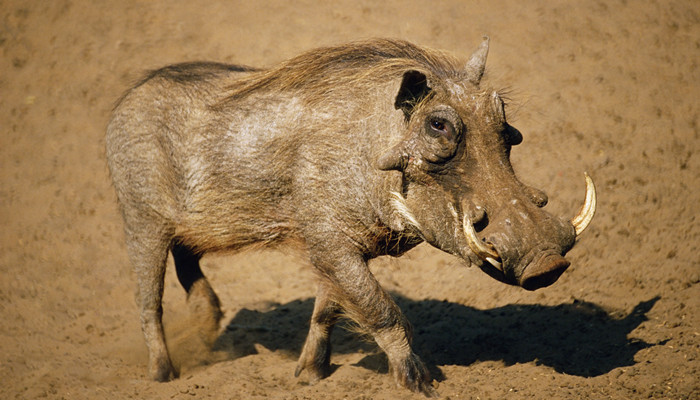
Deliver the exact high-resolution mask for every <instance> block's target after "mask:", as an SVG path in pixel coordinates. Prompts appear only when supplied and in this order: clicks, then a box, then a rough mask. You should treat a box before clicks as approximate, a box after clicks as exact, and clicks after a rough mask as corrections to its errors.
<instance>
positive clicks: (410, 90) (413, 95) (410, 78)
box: [394, 70, 430, 119]
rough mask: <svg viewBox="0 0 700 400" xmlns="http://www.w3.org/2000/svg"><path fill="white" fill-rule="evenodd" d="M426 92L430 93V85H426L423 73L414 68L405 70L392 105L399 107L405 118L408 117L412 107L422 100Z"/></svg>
mask: <svg viewBox="0 0 700 400" xmlns="http://www.w3.org/2000/svg"><path fill="white" fill-rule="evenodd" d="M428 93H430V87H429V86H428V78H427V77H426V76H425V74H423V73H422V72H419V71H414V70H411V71H406V72H405V73H404V74H403V80H402V81H401V88H400V89H399V94H398V95H396V102H395V103H394V106H395V107H396V108H397V109H401V111H403V114H404V115H405V116H406V119H409V118H410V116H411V113H413V108H414V107H415V106H416V104H418V103H419V102H420V101H421V100H423V98H425V96H427V95H428Z"/></svg>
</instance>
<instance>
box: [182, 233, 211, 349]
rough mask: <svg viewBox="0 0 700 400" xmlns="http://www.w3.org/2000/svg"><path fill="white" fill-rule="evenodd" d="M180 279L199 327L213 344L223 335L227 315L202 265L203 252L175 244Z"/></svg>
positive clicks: (205, 341)
mask: <svg viewBox="0 0 700 400" xmlns="http://www.w3.org/2000/svg"><path fill="white" fill-rule="evenodd" d="M171 251H172V253H173V259H174V261H175V270H176V272H177V278H178V280H179V281H180V284H181V285H182V287H183V288H184V289H185V291H187V305H188V306H189V309H190V317H191V318H192V319H193V320H194V323H195V324H196V326H197V327H198V329H199V332H200V337H201V338H202V340H203V341H204V343H205V344H206V345H207V346H209V347H211V346H212V345H213V344H214V342H215V341H216V338H217V336H218V334H219V321H221V317H222V316H223V314H222V312H221V305H220V303H219V298H218V297H217V296H216V293H214V290H213V289H212V287H211V285H210V284H209V281H208V280H207V278H206V277H205V276H204V274H203V273H202V269H201V268H200V266H199V259H200V258H201V257H200V255H198V254H195V253H194V252H193V251H192V250H191V249H189V248H188V247H185V246H183V245H181V244H178V243H175V244H174V245H173V247H172V250H171Z"/></svg>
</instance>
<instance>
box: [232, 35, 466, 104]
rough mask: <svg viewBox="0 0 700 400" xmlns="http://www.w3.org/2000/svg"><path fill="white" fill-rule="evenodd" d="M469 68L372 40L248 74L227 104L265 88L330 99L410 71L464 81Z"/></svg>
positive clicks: (394, 43) (404, 45)
mask: <svg viewBox="0 0 700 400" xmlns="http://www.w3.org/2000/svg"><path fill="white" fill-rule="evenodd" d="M463 67H464V65H463V64H461V63H459V62H458V61H457V60H456V59H455V58H454V57H452V56H450V55H448V54H446V53H444V52H441V51H437V50H432V49H426V48H423V47H418V46H416V45H414V44H411V43H409V42H406V41H403V40H395V39H372V40H367V41H360V42H354V43H350V44H346V45H342V46H336V47H323V48H319V49H315V50H311V51H309V52H306V53H304V54H302V55H299V56H297V57H294V58H292V59H290V60H287V61H285V62H283V63H281V64H279V65H277V66H275V67H272V68H271V69H267V70H263V71H260V72H257V73H254V74H253V75H248V76H247V77H245V78H242V79H240V80H238V81H235V82H233V83H232V84H231V85H230V86H229V87H228V89H229V91H228V92H227V97H226V98H225V99H223V101H222V105H223V104H225V103H229V102H232V101H236V100H238V99H241V98H244V97H246V96H248V95H250V94H251V93H253V92H254V91H256V90H260V89H268V90H279V91H295V90H301V91H303V92H305V93H308V94H310V95H314V94H328V92H331V91H333V89H334V87H348V86H346V85H352V86H354V85H357V84H359V85H362V82H363V81H370V82H371V81H373V80H376V79H377V78H378V77H380V76H391V75H393V74H395V75H396V76H397V77H399V76H401V74H402V73H403V72H405V71H407V70H409V69H415V70H419V71H422V72H425V73H427V74H430V75H433V76H435V77H437V78H451V79H461V78H462V74H463ZM378 74H381V75H378ZM375 82H376V81H375Z"/></svg>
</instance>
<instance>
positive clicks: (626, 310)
mask: <svg viewBox="0 0 700 400" xmlns="http://www.w3.org/2000/svg"><path fill="white" fill-rule="evenodd" d="M375 3H378V2H373V1H367V2H363V1H360V2H354V1H353V2H350V1H344V2H323V3H320V4H317V2H313V1H308V2H304V1H302V2H277V1H255V2H252V1H251V2H223V1H220V2H215V1H210V2H180V1H160V2H134V1H122V2H78V1H62V0H56V1H50V2H40V1H35V2H27V1H1V2H0V54H1V57H0V130H1V136H0V179H1V180H0V182H1V185H0V224H1V225H0V226H1V227H2V229H0V246H1V249H0V320H1V321H2V322H1V323H0V398H3V399H10V398H24V399H31V398H52V399H53V398H57V399H58V398H66V399H96V398H110V399H112V398H114V399H119V398H144V399H173V398H174V399H188V398H285V399H314V398H328V399H333V398H351V399H369V398H372V399H375V398H376V399H396V398H416V399H418V398H421V396H418V395H413V394H410V393H408V392H406V391H405V390H403V389H398V388H396V386H395V384H394V382H393V380H392V379H391V377H390V376H389V375H388V374H387V367H386V361H385V359H384V357H383V356H382V355H381V354H380V353H379V352H378V351H377V348H376V346H375V345H373V344H372V343H368V342H366V341H363V340H361V339H360V338H358V337H356V336H355V335H354V334H352V333H348V332H344V331H343V330H339V331H337V335H336V336H335V338H334V342H333V343H334V346H335V347H334V353H333V358H332V362H333V364H334V372H333V374H332V375H331V376H330V377H329V378H327V379H325V380H323V381H321V382H320V383H318V384H316V385H309V384H308V378H306V377H305V376H302V377H300V378H299V379H296V378H294V377H293V372H294V367H295V363H296V357H297V356H298V354H299V351H300V350H301V346H302V344H303V340H304V337H305V334H306V329H307V323H308V318H309V316H310V313H311V308H312V304H313V295H314V292H315V281H314V276H313V274H312V272H311V268H310V266H308V265H307V264H306V263H305V262H304V261H303V258H300V257H297V256H293V255H289V254H285V253H284V252H260V253H247V254H241V255H235V256H215V257H214V256H213V257H207V258H205V259H204V270H205V273H206V274H207V275H208V276H209V277H210V280H211V282H212V284H213V285H214V287H215V289H216V290H217V292H218V293H219V296H220V298H221V300H222V302H223V304H224V307H225V312H226V317H225V320H224V321H223V326H222V333H221V336H220V338H219V340H218V341H217V345H216V348H215V349H214V351H208V350H207V349H205V348H204V347H203V346H202V344H201V343H199V342H198V339H197V336H196V334H194V333H193V331H192V326H191V324H190V321H189V317H188V315H187V313H186V312H185V310H186V307H185V299H184V291H183V290H182V289H181V288H180V287H179V285H178V284H177V281H176V279H175V277H174V273H173V269H172V265H169V271H168V276H167V282H166V294H165V324H166V330H167V334H168V338H169V342H170V347H171V349H172V353H173V358H174V360H175V363H176V364H177V367H178V368H179V369H180V371H181V377H180V378H179V379H177V380H175V381H173V382H169V383H154V382H151V381H149V380H148V379H147V378H146V376H145V372H146V360H147V358H146V348H145V344H144V341H143V338H142V336H141V332H140V327H139V322H138V313H137V309H136V306H135V301H134V288H135V284H134V279H133V276H132V272H131V269H130V267H129V265H128V263H127V256H126V251H125V247H124V240H123V234H122V227H121V221H120V216H119V215H118V212H117V207H116V200H115V195H114V192H113V190H112V188H111V186H110V181H109V177H108V173H107V168H106V163H105V156H104V130H105V125H106V122H107V119H108V116H109V112H110V109H111V107H112V106H113V104H114V103H115V101H116V100H117V99H118V97H119V96H120V94H121V93H122V92H123V91H124V90H126V89H127V88H128V87H129V86H130V85H131V84H132V83H133V82H134V81H135V80H136V79H138V77H139V76H141V75H142V74H143V72H144V71H146V70H148V69H152V68H156V67H159V66H162V65H165V64H169V63H174V62H180V61H191V60H214V61H223V62H235V63H243V64H248V65H255V66H269V65H273V64H275V63H276V62H279V61H281V60H283V59H285V58H288V57H290V56H293V55H295V54H297V53H299V52H301V51H304V50H307V49H310V48H312V47H316V46H319V45H326V44H337V43H342V42H344V41H348V40H353V39H358V38H367V37H375V36H382V37H398V38H403V39H408V40H411V41H414V42H416V43H419V44H422V45H426V46H429V47H434V48H441V49H445V50H448V51H450V52H453V53H455V54H460V55H462V56H464V57H467V56H468V55H469V54H470V52H471V51H472V50H473V49H474V48H475V47H476V46H477V45H478V43H479V42H480V38H481V36H482V35H483V34H489V35H490V36H491V53H490V55H489V63H488V67H489V70H488V74H489V77H490V79H491V80H493V81H495V82H499V84H501V86H502V87H505V88H509V89H510V90H511V93H512V94H511V97H512V98H513V102H514V106H513V107H511V109H510V112H511V120H512V121H514V122H513V123H514V125H515V126H517V127H518V128H519V129H520V130H521V131H522V132H523V134H524V136H525V141H524V143H523V144H522V145H521V146H519V147H517V148H515V149H514V153H513V162H514V165H515V168H516V171H517V172H518V174H519V176H520V177H521V178H522V179H523V180H524V181H525V182H527V183H529V184H532V185H535V186H537V187H540V188H542V189H544V190H545V191H546V192H547V193H548V194H549V198H550V204H549V205H548V206H547V209H548V210H550V211H551V212H552V213H556V214H559V215H572V214H573V213H574V212H575V210H576V209H577V207H578V205H579V204H580V202H581V201H582V197H583V191H584V182H583V177H582V172H583V171H588V172H589V173H590V174H591V175H592V176H593V178H594V179H595V180H596V182H597V184H598V190H599V211H598V214H597V216H596V218H595V219H594V221H593V224H592V226H591V227H590V228H589V230H588V231H587V232H586V233H585V234H584V236H583V237H582V239H581V241H580V243H579V244H578V245H577V246H576V247H575V248H574V250H573V251H572V252H571V253H570V255H569V259H570V260H571V261H572V267H571V268H570V269H569V270H568V271H567V272H566V273H565V274H564V275H563V276H562V278H561V279H560V280H559V281H558V282H557V283H556V284H554V285H553V286H551V287H549V288H546V289H542V290H539V291H536V292H526V291H524V290H522V289H519V288H514V287H508V286H505V285H503V284H501V283H498V282H496V281H494V280H492V279H491V278H489V277H488V276H486V275H485V274H483V273H482V272H480V271H479V270H478V269H474V268H471V269H470V268H465V267H463V266H462V265H461V264H459V263H458V262H457V261H456V260H454V259H453V258H451V257H450V256H447V255H445V254H443V253H441V252H439V251H437V250H435V249H432V248H430V247H429V246H427V245H421V246H419V247H418V248H417V249H415V250H413V251H411V252H409V253H408V254H407V255H406V256H404V257H402V258H400V259H396V260H384V259H379V260H376V261H374V262H373V263H372V264H371V268H372V269H373V271H375V274H376V275H377V277H378V279H379V280H380V281H381V282H382V284H383V285H384V286H385V287H386V288H387V289H388V290H390V291H391V292H392V293H393V294H394V295H395V296H396V298H397V301H398V302H399V303H400V305H401V307H402V309H403V310H404V311H405V313H406V315H407V316H408V318H409V319H410V320H411V321H412V322H413V324H414V326H415V334H416V338H415V348H416V351H417V353H418V354H420V355H421V356H422V357H423V359H424V360H425V361H426V362H427V364H428V365H429V367H430V369H431V371H432V374H433V375H434V377H435V378H436V386H437V387H438V390H439V392H440V394H441V395H442V396H444V397H445V398H451V399H469V398H472V399H475V398H480V399H496V398H499V399H500V398H508V399H511V398H513V399H517V398H535V399H541V398H550V399H570V398H595V399H608V398H612V399H630V398H632V399H636V398H659V399H662V398H669V399H697V398H700V384H699V383H698V377H699V376H700V312H699V311H700V284H699V281H700V256H698V246H699V244H700V227H699V226H698V218H697V217H698V211H697V210H698V208H697V207H698V205H700V138H699V128H698V123H699V119H698V118H699V112H700V107H699V106H698V104H699V103H698V99H699V98H700V70H699V68H698V63H699V61H700V9H698V7H697V2H694V1H629V2H627V1H555V2H549V1H538V0H534V1H527V2H521V1H472V2H464V1H438V2H431V3H430V5H425V4H422V3H420V2H399V1H393V0H392V1H385V2H381V3H382V5H376V4H375Z"/></svg>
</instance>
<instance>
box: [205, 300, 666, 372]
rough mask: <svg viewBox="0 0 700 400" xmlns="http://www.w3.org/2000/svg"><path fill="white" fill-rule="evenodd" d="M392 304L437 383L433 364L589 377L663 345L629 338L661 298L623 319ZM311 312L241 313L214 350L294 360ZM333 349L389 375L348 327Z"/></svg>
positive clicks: (559, 310)
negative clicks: (540, 369)
mask: <svg viewBox="0 0 700 400" xmlns="http://www.w3.org/2000/svg"><path fill="white" fill-rule="evenodd" d="M394 298H395V299H396V301H397V303H398V305H399V306H400V307H401V309H402V310H403V312H404V314H405V315H406V317H407V318H408V319H409V320H410V321H411V322H412V324H413V326H414V342H413V348H414V351H415V352H416V354H418V355H420V357H421V358H422V359H423V360H424V361H425V362H426V365H427V366H428V368H429V369H430V371H431V373H432V375H433V377H434V378H435V379H437V380H443V379H444V375H443V374H442V372H441V371H440V369H439V368H438V367H437V366H438V365H463V366H467V365H471V364H472V363H474V362H476V361H487V360H494V361H499V360H500V361H502V362H503V363H504V364H506V365H513V364H518V363H527V362H532V361H534V362H536V363H537V364H538V365H547V366H550V367H552V368H554V369H555V370H556V371H557V372H560V373H565V374H569V375H577V376H582V377H593V376H598V375H602V374H605V373H607V372H609V371H611V370H612V369H614V368H618V367H623V366H629V365H633V364H635V361H634V355H635V354H636V353H637V352H638V351H640V350H642V349H644V348H647V347H651V346H654V345H658V344H662V343H646V342H644V341H642V340H638V339H634V338H629V337H628V336H629V334H630V332H632V331H633V330H634V329H635V328H636V327H637V326H639V325H640V324H641V323H642V322H644V321H646V320H647V317H646V314H647V313H648V312H649V310H651V308H652V307H653V306H654V304H655V303H656V302H657V301H658V300H659V297H655V298H652V299H650V300H648V301H644V302H641V303H639V304H638V305H637V306H635V307H634V309H633V310H632V311H631V312H630V313H629V314H624V313H619V312H611V311H606V310H605V309H604V308H603V307H601V306H599V305H597V304H594V303H590V302H586V301H578V300H575V301H573V302H572V303H569V304H560V305H556V306H544V305H537V304H513V305H506V306H503V307H497V308H492V309H486V310H479V309H476V308H472V307H468V306H464V305H462V304H457V303H452V302H449V301H440V300H412V299H409V298H406V297H404V296H401V295H398V294H394ZM312 309H313V299H305V300H295V301H292V302H290V303H287V304H270V305H269V306H268V307H266V308H265V310H263V311H257V310H248V309H242V310H240V311H239V312H238V313H236V315H235V316H234V317H233V318H232V319H231V320H230V322H229V323H228V325H227V326H226V329H225V330H224V331H223V333H222V334H221V335H220V336H219V337H218V339H217V341H216V343H215V345H214V350H215V351H218V352H224V353H225V354H227V357H226V358H228V359H235V358H238V357H242V356H246V355H250V354H256V353H257V351H256V349H255V345H256V344H258V345H262V346H264V347H265V348H267V349H269V350H271V351H281V352H283V353H288V354H289V355H290V357H298V355H299V353H300V352H301V349H302V346H303V344H304V339H305V337H306V329H307V328H308V320H309V318H310V316H311V311H312ZM332 345H333V353H334V354H349V353H364V354H367V355H366V356H365V357H364V358H362V359H361V360H360V361H359V362H357V363H356V364H354V365H357V366H361V367H364V368H368V369H371V370H375V371H377V372H381V373H386V372H387V364H386V358H385V356H384V355H383V353H382V352H381V351H379V350H378V349H377V346H376V345H374V344H373V343H371V341H367V340H362V338H361V337H360V335H358V334H357V333H356V332H355V330H354V329H352V327H348V326H347V325H343V324H342V323H341V329H335V331H334V333H333V337H332ZM333 367H334V368H333V370H335V369H336V368H337V367H338V366H337V365H334V366H333ZM290 373H291V371H290Z"/></svg>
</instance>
